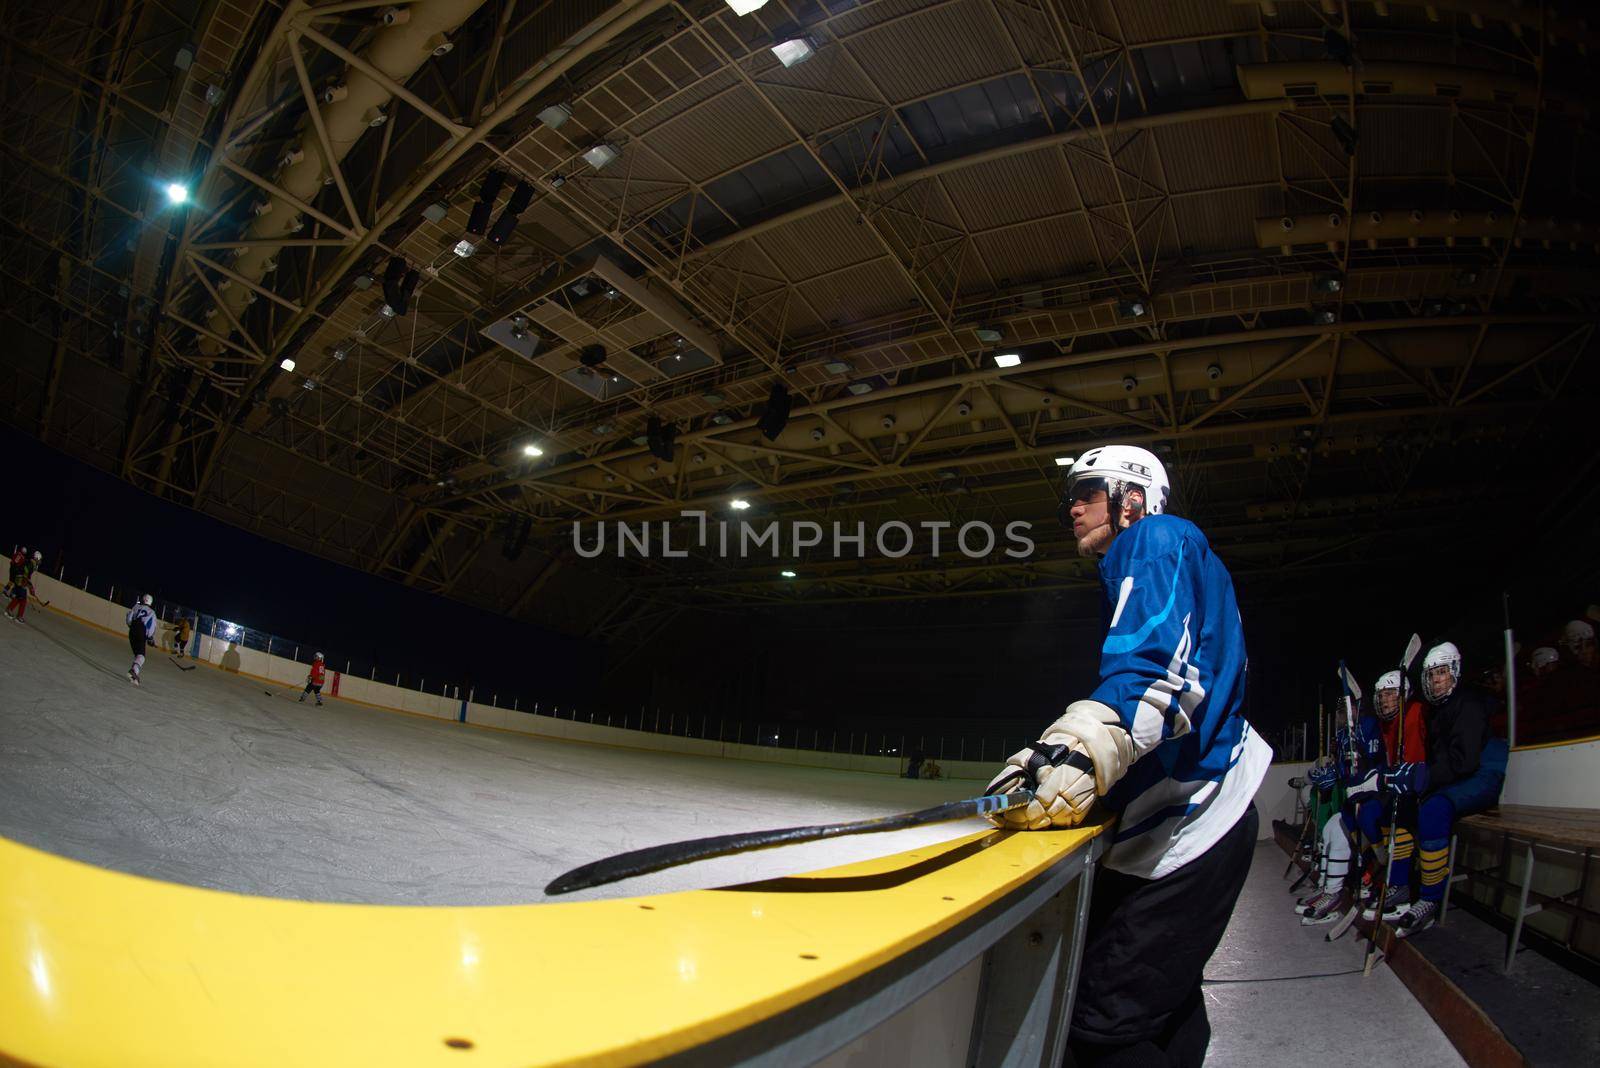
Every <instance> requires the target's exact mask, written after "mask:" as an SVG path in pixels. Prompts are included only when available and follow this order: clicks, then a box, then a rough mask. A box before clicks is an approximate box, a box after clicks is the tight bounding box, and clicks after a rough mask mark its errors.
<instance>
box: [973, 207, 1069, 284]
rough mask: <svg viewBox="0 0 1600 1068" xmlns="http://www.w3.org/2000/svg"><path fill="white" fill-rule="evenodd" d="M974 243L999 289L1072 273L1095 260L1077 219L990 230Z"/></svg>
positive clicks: (1050, 220)
mask: <svg viewBox="0 0 1600 1068" xmlns="http://www.w3.org/2000/svg"><path fill="white" fill-rule="evenodd" d="M974 242H975V244H977V246H978V250H979V252H981V253H982V255H983V259H984V262H985V263H987V264H988V265H989V269H990V270H991V271H993V272H994V273H995V274H996V275H997V276H998V278H997V279H996V280H997V281H998V282H999V284H1000V285H1001V286H1003V287H1004V286H1009V285H1015V284H1019V283H1021V282H1025V281H1031V280H1033V279H1038V278H1052V277H1055V276H1057V275H1064V274H1073V273H1075V272H1077V271H1081V270H1082V269H1083V267H1084V265H1085V264H1087V263H1090V262H1092V261H1093V260H1094V258H1095V250H1094V244H1093V242H1092V241H1091V240H1090V238H1089V230H1088V228H1087V226H1086V224H1085V223H1084V221H1083V219H1082V218H1081V217H1077V216H1073V217H1068V218H1058V219H1049V220H1040V221H1039V222H1036V223H1030V224H1029V225H1026V226H1012V227H1007V228H1006V229H1004V230H995V231H991V232H989V233H987V234H982V235H980V236H979V237H977V238H975V239H974Z"/></svg>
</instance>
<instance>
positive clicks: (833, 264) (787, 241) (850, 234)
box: [756, 204, 883, 279]
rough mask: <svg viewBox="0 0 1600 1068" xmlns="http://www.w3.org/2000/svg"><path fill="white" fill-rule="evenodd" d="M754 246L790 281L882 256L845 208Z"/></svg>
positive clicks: (794, 224) (774, 234) (765, 237)
mask: <svg viewBox="0 0 1600 1068" xmlns="http://www.w3.org/2000/svg"><path fill="white" fill-rule="evenodd" d="M756 243H757V244H758V245H759V246H760V247H761V249H762V250H763V251H765V252H766V254H767V255H768V256H770V257H772V259H773V261H774V262H776V263H777V264H778V265H779V266H780V267H781V268H782V269H783V270H784V272H785V274H787V275H788V276H789V277H790V278H796V279H798V278H809V277H811V276H812V275H815V274H821V273H822V272H824V271H831V270H835V269H837V268H840V267H846V266H849V265H850V264H853V263H860V262H861V261H862V260H866V259H870V258H871V257H873V256H881V255H882V254H883V246H882V245H880V244H879V243H878V242H877V241H876V240H874V238H873V236H872V234H871V232H869V231H868V230H867V229H866V227H865V226H864V225H863V224H861V223H858V222H857V221H856V213H855V210H854V209H853V208H852V207H850V206H849V205H848V204H841V205H839V206H838V207H835V208H830V209H829V210H827V211H823V212H818V213H817V214H815V215H810V216H807V217H806V218H803V219H799V220H797V221H795V222H792V223H790V224H789V225H787V226H780V227H778V228H777V229H776V230H772V231H770V232H768V233H765V234H762V235H761V236H760V237H759V238H757V239H756Z"/></svg>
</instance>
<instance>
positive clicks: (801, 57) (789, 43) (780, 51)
mask: <svg viewBox="0 0 1600 1068" xmlns="http://www.w3.org/2000/svg"><path fill="white" fill-rule="evenodd" d="M772 54H773V55H775V56H777V57H778V62H779V63H782V64H783V65H784V66H785V67H795V66H799V65H800V64H801V63H804V62H805V61H806V60H808V59H810V58H811V57H812V56H814V55H816V54H817V40H816V38H814V37H805V36H801V37H790V38H789V39H788V40H785V41H779V42H778V43H777V44H775V45H773V46H772Z"/></svg>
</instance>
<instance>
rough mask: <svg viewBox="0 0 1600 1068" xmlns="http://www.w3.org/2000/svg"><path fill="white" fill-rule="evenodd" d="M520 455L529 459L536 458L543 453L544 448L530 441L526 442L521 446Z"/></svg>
mask: <svg viewBox="0 0 1600 1068" xmlns="http://www.w3.org/2000/svg"><path fill="white" fill-rule="evenodd" d="M522 455H524V456H526V457H528V458H529V459H530V460H531V459H537V458H538V457H540V456H543V455H544V450H543V449H541V448H539V446H537V445H535V444H533V443H532V442H531V441H530V442H529V443H528V444H526V445H524V446H523V447H522Z"/></svg>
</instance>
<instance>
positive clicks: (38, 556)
mask: <svg viewBox="0 0 1600 1068" xmlns="http://www.w3.org/2000/svg"><path fill="white" fill-rule="evenodd" d="M43 559H44V553H42V552H40V551H39V550H38V549H35V550H33V562H34V563H36V564H37V563H38V562H39V561H40V560H43ZM1589 634H1590V636H1591V637H1592V636H1593V635H1594V631H1593V630H1591V631H1590V632H1589Z"/></svg>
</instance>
